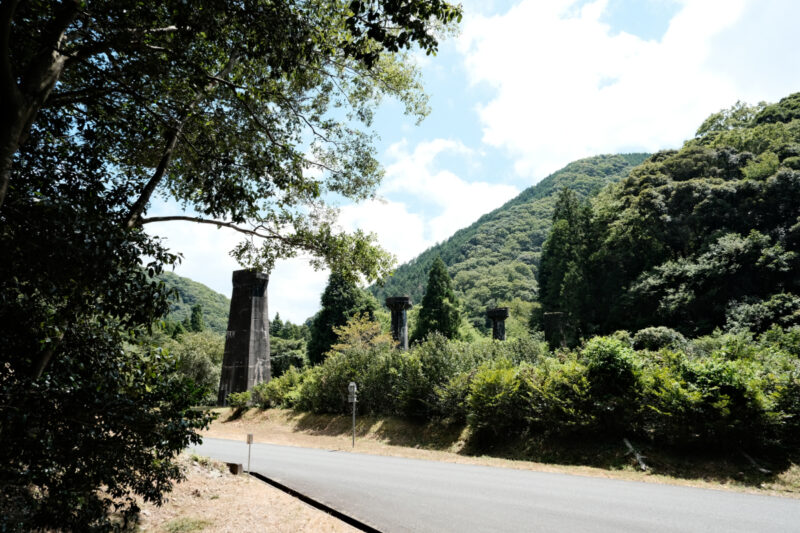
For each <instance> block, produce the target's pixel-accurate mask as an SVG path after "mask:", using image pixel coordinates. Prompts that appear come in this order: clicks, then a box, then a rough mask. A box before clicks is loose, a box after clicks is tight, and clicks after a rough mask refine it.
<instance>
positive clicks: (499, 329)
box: [486, 307, 509, 341]
mask: <svg viewBox="0 0 800 533" xmlns="http://www.w3.org/2000/svg"><path fill="white" fill-rule="evenodd" d="M486 315H487V316H488V317H489V318H490V319H491V320H492V338H493V339H497V340H499V341H504V340H506V318H508V315H509V312H508V307H495V308H494V309H489V310H487V311H486Z"/></svg>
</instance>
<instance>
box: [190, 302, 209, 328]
mask: <svg viewBox="0 0 800 533" xmlns="http://www.w3.org/2000/svg"><path fill="white" fill-rule="evenodd" d="M189 324H190V326H191V331H195V332H199V331H203V330H204V329H206V324H205V322H204V321H203V306H202V305H200V304H196V305H193V306H192V317H191V318H190V319H189Z"/></svg>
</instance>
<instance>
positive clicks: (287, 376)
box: [252, 366, 304, 409]
mask: <svg viewBox="0 0 800 533" xmlns="http://www.w3.org/2000/svg"><path fill="white" fill-rule="evenodd" d="M303 377H304V374H302V373H300V372H299V371H298V370H297V369H296V368H295V367H293V366H290V367H289V369H288V370H287V371H286V372H284V373H283V374H282V375H281V376H279V377H277V378H272V379H271V380H269V381H268V382H266V383H259V384H258V385H256V386H255V387H253V394H252V399H253V403H254V404H256V405H257V406H258V407H260V408H261V409H269V408H270V407H293V403H292V402H293V401H294V400H296V396H292V395H291V392H292V391H293V390H295V389H297V388H298V387H299V386H300V385H301V384H302V382H303Z"/></svg>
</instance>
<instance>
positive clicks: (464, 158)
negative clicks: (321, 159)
mask: <svg viewBox="0 0 800 533" xmlns="http://www.w3.org/2000/svg"><path fill="white" fill-rule="evenodd" d="M464 11H465V17H464V21H463V24H462V26H461V31H460V34H459V35H458V36H455V37H451V38H449V39H448V40H447V41H445V42H443V43H441V46H440V53H439V54H438V55H437V56H436V57H426V56H422V55H419V56H415V57H416V60H417V61H418V64H419V65H420V68H421V71H422V76H423V80H424V84H425V88H426V92H427V93H428V94H429V95H430V103H431V107H432V112H431V114H430V116H429V117H428V118H427V119H426V120H425V121H424V122H422V124H421V125H419V126H416V125H415V121H414V119H413V118H410V117H405V116H404V115H403V114H402V109H401V106H400V105H399V104H397V103H396V102H392V101H386V102H385V103H384V104H382V106H381V108H380V109H379V110H378V113H377V116H376V121H375V129H376V131H377V133H378V134H379V135H380V140H379V142H378V144H377V148H378V153H379V157H380V160H381V162H382V164H383V165H384V167H385V169H386V178H385V180H384V182H383V184H382V185H381V188H380V190H379V196H380V197H381V200H380V201H371V202H366V203H363V204H358V205H343V206H342V209H341V215H340V224H341V225H342V227H344V228H346V229H351V230H352V229H355V228H357V227H360V228H362V229H364V230H367V231H373V232H375V233H376V234H377V235H378V237H379V240H380V242H381V244H382V245H383V246H384V247H385V248H386V249H388V250H389V251H391V252H392V253H394V254H395V255H396V256H397V257H398V259H399V260H400V262H404V261H407V260H409V259H411V258H413V257H414V256H416V255H417V254H418V253H420V252H421V251H423V250H425V249H426V248H428V247H429V246H431V245H433V244H435V243H436V242H440V241H442V240H444V239H446V238H447V237H449V236H450V235H452V233H453V232H455V231H456V230H457V229H459V228H461V227H464V226H466V225H468V224H470V223H471V222H473V221H474V220H476V219H477V218H478V217H480V215H482V214H483V213H486V212H488V211H491V210H492V209H494V208H496V207H498V206H500V205H502V204H503V203H505V202H506V201H507V200H509V199H511V198H513V197H514V196H516V195H517V194H518V193H519V192H521V191H522V190H523V189H525V188H527V187H529V186H531V185H534V184H535V183H537V182H538V181H540V180H541V179H543V178H544V177H546V176H547V175H548V174H550V173H551V172H553V171H555V170H557V169H559V168H561V167H563V166H564V165H566V164H567V163H569V162H570V161H573V160H575V159H578V158H581V157H587V156H591V155H596V154H600V153H619V152H633V151H655V150H658V149H663V148H675V147H678V146H680V144H681V143H682V141H683V140H685V139H687V138H689V137H691V136H692V135H693V134H694V131H695V130H696V129H697V127H698V126H699V124H700V123H701V122H702V121H703V119H704V118H705V117H707V116H708V115H709V114H711V113H713V112H715V111H718V110H720V109H722V108H724V107H728V106H730V105H732V104H733V103H735V102H736V101H737V100H742V101H745V102H751V103H755V102H758V101H762V100H765V101H776V100H778V99H780V98H781V97H783V96H786V95H787V94H790V93H792V92H797V91H800V56H798V54H797V50H798V48H800V47H798V45H799V44H800V37H798V35H800V34H799V33H798V32H797V30H796V27H795V24H796V21H797V20H800V2H796V0H725V1H718V0H682V1H673V0H599V1H585V0H583V1H581V0H523V1H485V2H480V1H472V0H470V1H467V2H465V3H464ZM169 207H171V206H164V205H160V204H159V205H154V206H153V209H152V210H151V212H154V211H162V210H163V211H170V212H173V210H172V209H169ZM149 229H150V230H151V231H153V232H154V233H156V234H159V235H163V236H165V237H166V238H167V242H168V243H170V245H171V246H172V247H173V248H174V249H175V250H176V251H181V252H182V253H183V254H184V261H183V263H182V265H181V266H180V267H178V269H177V270H176V272H177V273H178V274H180V275H184V276H188V277H191V278H192V279H195V280H197V281H200V282H202V283H205V284H206V285H208V286H209V287H211V288H212V289H214V290H216V291H218V292H221V293H223V294H228V295H229V294H230V287H231V281H230V280H231V271H232V270H234V269H236V268H238V267H237V265H236V263H235V262H234V261H233V259H231V258H230V257H229V256H228V251H229V250H230V249H231V248H232V246H233V245H234V244H235V243H236V242H237V240H238V237H237V235H236V234H235V233H233V232H230V231H228V230H224V229H223V230H217V229H214V228H213V227H197V225H192V224H183V223H169V224H160V225H154V226H153V227H152V228H149ZM326 279H327V273H326V272H314V271H313V270H312V269H311V268H310V267H308V265H307V263H305V262H304V261H303V260H302V259H295V260H291V261H286V262H283V263H279V264H278V265H277V266H276V269H275V271H274V272H273V273H272V275H271V278H270V284H269V298H270V314H271V315H272V316H274V313H275V312H276V311H278V312H280V314H281V317H282V318H284V319H287V318H288V319H290V320H292V321H294V322H300V321H303V320H305V319H306V318H307V317H309V316H310V315H312V314H313V313H314V312H316V310H317V309H318V308H319V296H320V294H321V292H322V290H323V289H324V286H325V282H326Z"/></svg>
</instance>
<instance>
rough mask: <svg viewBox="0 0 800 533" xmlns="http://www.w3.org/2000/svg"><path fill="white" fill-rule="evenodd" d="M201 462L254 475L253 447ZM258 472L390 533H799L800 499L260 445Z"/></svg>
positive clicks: (223, 447) (220, 443) (212, 447)
mask: <svg viewBox="0 0 800 533" xmlns="http://www.w3.org/2000/svg"><path fill="white" fill-rule="evenodd" d="M195 450H196V452H197V453H199V454H201V455H205V456H209V457H213V458H215V459H219V460H222V461H228V462H237V463H242V464H244V465H245V468H247V445H246V444H245V443H244V442H238V441H232V440H222V439H205V441H204V443H203V444H202V445H201V446H197V447H195ZM251 469H252V470H253V471H254V472H259V473H261V474H263V475H264V476H266V477H268V478H271V479H274V480H276V481H278V482H280V483H282V484H284V485H286V486H288V487H290V488H292V489H294V490H296V491H298V492H300V493H302V494H305V495H306V496H309V497H311V498H313V499H315V500H317V501H320V502H322V503H325V504H326V505H328V506H330V507H332V508H334V509H336V510H338V511H340V512H342V513H344V514H347V515H349V516H352V517H354V518H356V519H358V520H360V521H362V522H364V523H366V524H369V525H370V526H372V527H374V528H376V529H379V530H381V531H383V532H387V533H388V532H395V531H431V532H449V531H452V532H459V533H464V532H472V531H492V532H499V531H513V532H520V531H565V532H582V531H591V532H602V531H615V532H618V531H648V532H650V531H699V532H704V533H707V532H716V531H719V532H725V533H730V532H735V531H746V532H753V531H769V532H777V531H796V532H800V500H795V499H788V498H778V497H770V496H760V495H752V494H743V493H736V492H724V491H715V490H706V489H696V488H691V487H678V486H671V485H657V484H652V483H640V482H634V481H620V480H612V479H603V478H591V477H582V476H570V475H565V474H555V473H547V472H531V471H527V470H513V469H509V468H494V467H488V466H475V465H463V464H455V463H443V462H437V461H421V460H416V459H404V458H400V457H383V456H377V455H364V454H358V453H346V452H338V451H327V450H320V449H313V448H299V447H291V446H276V445H271V444H254V445H253V449H252V458H251Z"/></svg>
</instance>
